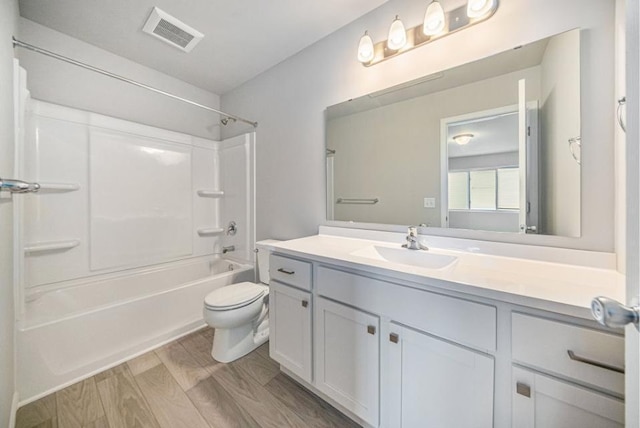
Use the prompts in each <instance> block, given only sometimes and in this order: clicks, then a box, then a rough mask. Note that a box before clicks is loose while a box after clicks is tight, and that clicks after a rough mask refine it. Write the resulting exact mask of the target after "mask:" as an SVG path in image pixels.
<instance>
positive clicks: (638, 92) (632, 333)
mask: <svg viewBox="0 0 640 428" xmlns="http://www.w3.org/2000/svg"><path fill="white" fill-rule="evenodd" d="M626 8H627V12H626V13H627V31H626V40H627V52H626V54H627V58H626V60H627V67H626V88H627V104H626V108H627V112H626V113H627V146H626V150H627V161H626V168H627V213H626V215H627V242H626V245H627V284H626V287H627V290H626V291H627V294H626V295H627V302H626V303H627V305H630V306H632V305H638V303H639V302H638V296H639V295H640V286H639V284H640V250H639V248H640V247H639V242H640V215H639V210H638V206H639V204H640V202H639V201H640V174H639V173H638V171H639V170H640V162H639V159H640V156H639V150H638V147H639V146H638V144H640V132H639V131H640V127H639V126H638V125H640V108H639V105H640V103H639V100H640V84H639V81H638V73H640V64H639V63H638V62H639V59H640V55H639V51H638V44H639V42H640V37H639V36H638V27H639V22H640V17H639V15H638V14H639V8H638V0H628V1H627V2H626ZM625 340H626V353H625V366H626V373H625V398H626V403H627V408H626V423H627V425H626V426H627V427H629V428H640V392H639V391H640V379H639V377H640V370H639V368H638V365H639V364H640V336H639V333H638V329H637V325H636V326H634V325H632V324H629V325H627V327H626V331H625Z"/></svg>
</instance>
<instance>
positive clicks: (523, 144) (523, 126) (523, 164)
mask: <svg viewBox="0 0 640 428" xmlns="http://www.w3.org/2000/svg"><path fill="white" fill-rule="evenodd" d="M526 95H527V82H526V80H525V79H520V81H518V168H519V170H520V204H519V205H520V211H519V218H518V222H519V224H520V233H527V98H526Z"/></svg>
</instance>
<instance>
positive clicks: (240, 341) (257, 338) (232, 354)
mask: <svg viewBox="0 0 640 428" xmlns="http://www.w3.org/2000/svg"><path fill="white" fill-rule="evenodd" d="M268 339H269V319H268V318H267V319H265V320H263V321H262V323H260V325H259V326H258V328H255V327H254V326H253V323H250V324H248V325H244V326H240V327H236V328H230V329H227V328H217V329H216V330H215V334H214V336H213V348H212V349H211V356H212V357H213V359H214V360H216V361H219V362H221V363H230V362H232V361H235V360H237V359H238V358H240V357H244V356H245V355H247V354H248V353H249V352H251V351H253V350H254V349H256V348H257V347H259V346H260V345H262V344H263V343H265V342H266V341H267V340H268Z"/></svg>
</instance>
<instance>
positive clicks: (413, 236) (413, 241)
mask: <svg viewBox="0 0 640 428" xmlns="http://www.w3.org/2000/svg"><path fill="white" fill-rule="evenodd" d="M402 246H403V247H404V248H407V249H409V250H428V249H429V248H428V247H427V246H426V245H422V244H421V243H420V242H419V241H418V228H417V227H416V226H409V229H408V230H407V243H406V244H403V245H402Z"/></svg>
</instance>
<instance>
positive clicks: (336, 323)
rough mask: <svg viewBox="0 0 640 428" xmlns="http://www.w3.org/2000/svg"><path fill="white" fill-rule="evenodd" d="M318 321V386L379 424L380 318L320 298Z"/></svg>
mask: <svg viewBox="0 0 640 428" xmlns="http://www.w3.org/2000/svg"><path fill="white" fill-rule="evenodd" d="M315 320H316V325H315V336H314V337H315V350H316V372H315V373H316V387H317V388H318V389H319V390H320V391H322V392H324V393H325V394H327V395H328V396H329V397H331V398H333V399H334V400H335V401H337V402H338V403H340V404H341V405H343V406H344V407H345V408H347V409H348V410H350V411H351V412H353V413H354V414H356V415H357V416H359V417H360V418H362V419H363V420H364V421H366V422H368V423H369V424H371V425H373V426H378V402H379V398H378V391H379V366H380V359H379V358H380V356H379V351H380V343H379V340H378V336H379V332H378V330H379V319H378V317H376V316H373V315H369V314H367V313H364V312H361V311H359V310H356V309H353V308H350V307H347V306H344V305H340V304H337V303H334V302H332V301H330V300H327V299H323V298H318V299H317V300H316V318H315Z"/></svg>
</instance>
